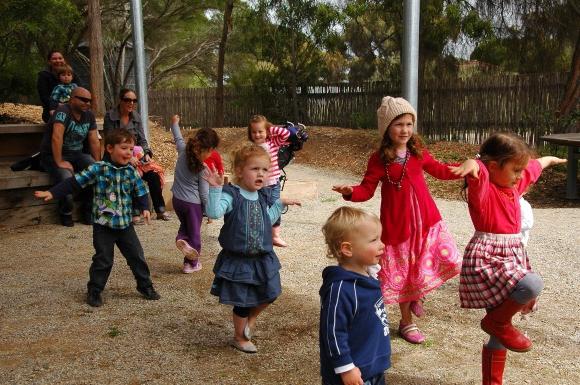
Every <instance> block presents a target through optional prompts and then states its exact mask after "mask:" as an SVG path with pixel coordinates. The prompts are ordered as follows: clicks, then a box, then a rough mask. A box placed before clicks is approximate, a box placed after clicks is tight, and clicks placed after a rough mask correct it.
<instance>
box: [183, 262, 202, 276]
mask: <svg viewBox="0 0 580 385" xmlns="http://www.w3.org/2000/svg"><path fill="white" fill-rule="evenodd" d="M200 270H201V262H200V261H199V259H195V260H193V261H186V262H183V273H184V274H191V273H195V272H196V271H200Z"/></svg>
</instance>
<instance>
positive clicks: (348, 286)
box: [319, 266, 391, 385]
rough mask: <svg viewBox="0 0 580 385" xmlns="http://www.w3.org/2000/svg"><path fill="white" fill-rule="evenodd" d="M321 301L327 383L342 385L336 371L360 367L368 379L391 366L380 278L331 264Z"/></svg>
mask: <svg viewBox="0 0 580 385" xmlns="http://www.w3.org/2000/svg"><path fill="white" fill-rule="evenodd" d="M320 304H321V308H320V335H319V343H320V374H321V375H322V380H323V383H324V384H337V385H342V380H341V379H340V375H339V374H337V373H336V371H338V372H346V371H348V370H350V369H352V368H354V367H355V366H356V367H358V368H359V369H360V371H361V373H362V378H363V380H364V381H366V380H367V379H369V378H371V377H374V376H376V375H377V374H380V373H383V372H384V371H385V370H386V369H387V368H389V367H390V366H391V339H390V337H389V321H388V318H387V311H386V310H385V305H384V303H383V298H382V294H381V288H380V286H379V281H377V280H376V279H374V278H371V277H368V276H364V275H361V274H358V273H354V272H351V271H348V270H345V269H343V268H342V267H340V266H329V267H327V268H325V269H324V271H323V272H322V287H321V288H320ZM335 370H336V371H335Z"/></svg>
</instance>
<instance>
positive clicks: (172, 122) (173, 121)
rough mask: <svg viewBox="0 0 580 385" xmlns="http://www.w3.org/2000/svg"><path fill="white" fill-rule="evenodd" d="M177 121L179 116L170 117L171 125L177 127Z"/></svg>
mask: <svg viewBox="0 0 580 385" xmlns="http://www.w3.org/2000/svg"><path fill="white" fill-rule="evenodd" d="M179 120H180V118H179V115H173V116H172V117H171V125H176V124H177V125H179Z"/></svg>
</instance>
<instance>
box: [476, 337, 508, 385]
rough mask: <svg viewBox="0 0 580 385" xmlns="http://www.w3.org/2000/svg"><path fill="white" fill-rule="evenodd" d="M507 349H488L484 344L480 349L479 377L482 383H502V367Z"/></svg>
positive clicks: (500, 384) (491, 384)
mask: <svg viewBox="0 0 580 385" xmlns="http://www.w3.org/2000/svg"><path fill="white" fill-rule="evenodd" d="M506 355H507V350H505V349H502V350H497V349H488V348H487V347H486V346H485V345H484V346H483V349H482V350H481V378H482V382H481V383H482V384H483V385H502V383H503V369H504V368H505V359H506Z"/></svg>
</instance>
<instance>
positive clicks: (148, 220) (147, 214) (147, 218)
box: [143, 210, 151, 225]
mask: <svg viewBox="0 0 580 385" xmlns="http://www.w3.org/2000/svg"><path fill="white" fill-rule="evenodd" d="M143 219H145V223H147V224H148V225H150V224H151V211H149V210H143Z"/></svg>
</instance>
